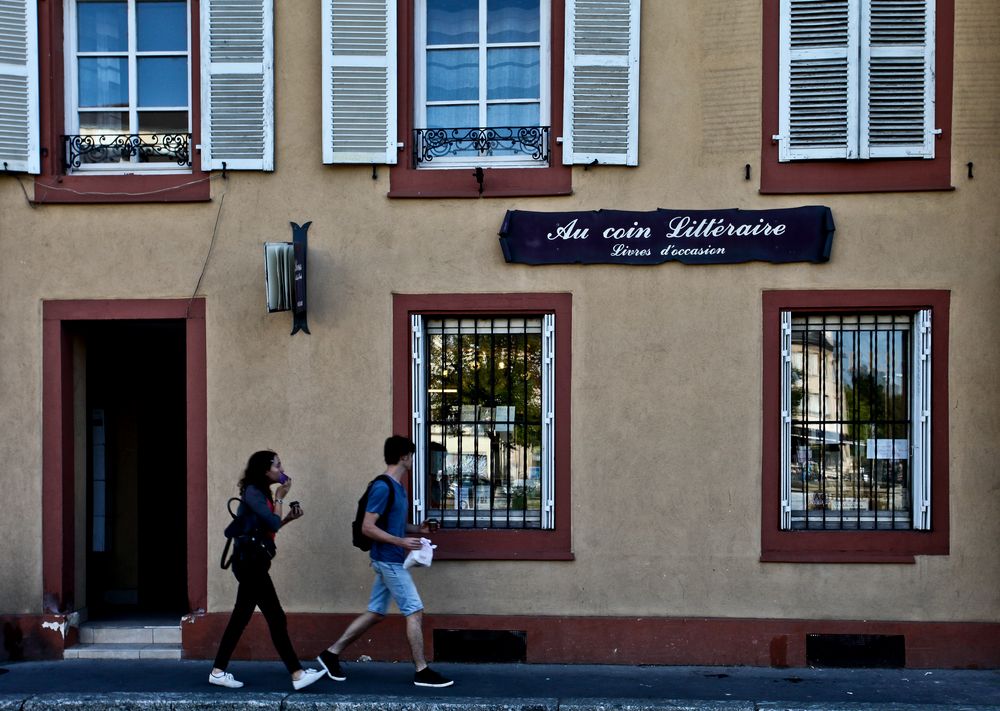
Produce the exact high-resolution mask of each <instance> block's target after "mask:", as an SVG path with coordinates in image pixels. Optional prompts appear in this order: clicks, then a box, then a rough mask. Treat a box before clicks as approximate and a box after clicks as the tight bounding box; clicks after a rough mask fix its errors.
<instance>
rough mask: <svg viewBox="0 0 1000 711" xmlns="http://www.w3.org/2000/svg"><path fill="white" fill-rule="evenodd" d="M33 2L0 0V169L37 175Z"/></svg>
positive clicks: (36, 37)
mask: <svg viewBox="0 0 1000 711" xmlns="http://www.w3.org/2000/svg"><path fill="white" fill-rule="evenodd" d="M37 5H38V3H37V2H36V1H35V0H0V168H4V169H6V170H9V171H15V172H19V173H35V174H37V173H38V172H39V170H40V168H41V158H40V156H41V151H40V149H39V144H38V15H37Z"/></svg>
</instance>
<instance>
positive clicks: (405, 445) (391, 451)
mask: <svg viewBox="0 0 1000 711" xmlns="http://www.w3.org/2000/svg"><path fill="white" fill-rule="evenodd" d="M416 451H417V445H415V444H414V443H413V441H412V440H411V439H410V438H409V437H403V436H402V435H393V436H392V437H389V438H388V439H387V440H386V441H385V446H384V447H383V448H382V453H383V454H384V455H385V463H386V464H388V465H389V466H392V465H393V464H399V460H400V459H402V458H403V457H404V456H406V455H407V454H413V453H414V452H416Z"/></svg>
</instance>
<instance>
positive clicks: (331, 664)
mask: <svg viewBox="0 0 1000 711" xmlns="http://www.w3.org/2000/svg"><path fill="white" fill-rule="evenodd" d="M316 661H317V662H319V665H320V666H321V667H323V668H324V669H326V674H327V676H329V677H330V678H331V679H333V680H334V681H344V680H345V679H346V678H347V674H345V673H344V670H343V669H341V668H340V657H339V656H337V655H336V654H334V653H333V652H331V651H330V650H329V649H324V650H323V651H322V652H320V653H319V656H318V657H316Z"/></svg>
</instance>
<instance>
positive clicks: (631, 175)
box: [0, 0, 1000, 667]
mask: <svg viewBox="0 0 1000 711" xmlns="http://www.w3.org/2000/svg"><path fill="white" fill-rule="evenodd" d="M998 32H1000V9H998V7H997V6H996V4H995V3H993V2H991V0H970V1H969V2H964V3H958V2H955V0H906V1H902V0H834V1H826V2H817V1H816V0H763V2H750V1H749V0H677V1H675V2H658V1H655V0H646V2H643V3H641V4H640V0H413V1H412V2H410V1H409V0H398V1H397V0H317V2H312V3H307V2H302V3H282V4H279V3H273V4H272V2H271V0H156V1H153V0H106V1H105V0H102V1H100V2H97V1H94V0H58V1H57V2H37V3H36V2H34V1H33V0H5V1H4V2H0V160H3V162H4V170H5V175H4V177H3V180H2V181H0V245H2V247H3V251H4V254H5V258H4V259H3V260H0V273H2V279H0V290H2V295H3V298H2V300H0V323H2V324H3V328H2V329H0V354H2V356H3V357H2V358H0V392H2V393H3V398H2V401H0V413H2V422H3V424H4V432H5V435H4V437H2V438H0V452H2V454H3V458H4V460H5V461H6V462H7V464H8V466H7V467H5V468H4V469H3V471H2V472H0V482H2V484H3V488H4V490H5V491H7V492H8V493H9V494H10V495H11V497H10V498H11V504H10V505H9V508H8V510H7V512H6V515H5V516H3V517H2V519H0V536H2V538H3V540H4V552H5V555H3V556H0V580H2V581H3V582H2V583H0V619H2V621H3V626H2V635H3V640H4V645H3V650H4V651H3V652H0V653H2V654H4V655H5V657H4V658H41V657H59V656H61V655H62V653H63V650H64V649H66V648H68V647H70V646H72V645H73V644H75V643H76V641H77V633H76V629H77V627H76V626H77V625H78V624H79V622H80V621H81V620H87V619H90V620H99V619H101V618H102V617H107V616H109V615H119V616H120V615H122V614H145V613H151V612H152V613H157V614H165V615H171V616H173V617H175V618H176V619H177V620H183V622H182V624H181V627H182V635H183V649H184V654H185V655H186V656H188V657H191V658H206V659H207V658H211V657H212V656H213V655H214V651H215V644H216V643H217V640H218V639H219V637H220V636H221V632H222V629H223V627H224V625H225V622H226V620H227V619H228V613H229V610H230V609H231V605H232V602H233V599H234V596H235V588H236V584H235V580H234V579H233V576H232V575H231V574H230V572H229V571H225V570H221V569H220V567H219V564H218V560H219V556H220V554H221V551H222V548H223V544H224V538H223V535H222V531H223V529H224V528H225V526H226V524H227V522H228V520H229V515H228V514H227V512H226V502H227V499H229V498H230V497H231V496H234V495H236V493H237V489H236V484H237V481H238V480H239V478H240V476H241V473H242V468H243V466H244V465H245V463H246V460H247V458H248V457H249V456H250V454H251V453H252V452H254V451H255V450H258V449H265V448H267V449H274V450H276V451H277V452H279V453H280V454H281V457H282V460H283V462H284V463H285V465H286V467H287V468H288V471H289V473H290V474H291V476H292V478H293V481H294V488H293V490H292V491H293V498H295V499H297V500H299V501H301V502H302V507H303V509H304V510H305V512H306V515H305V516H304V518H303V519H302V520H300V521H297V522H295V524H294V525H293V526H290V527H289V528H288V529H287V530H284V531H282V532H280V533H279V535H278V548H279V555H278V557H277V558H276V559H275V561H274V564H273V566H272V575H273V577H274V579H275V580H276V583H277V585H278V590H279V594H280V596H281V599H282V601H283V603H284V605H285V609H286V612H287V613H288V615H289V622H290V628H291V632H292V637H293V640H294V642H295V644H296V648H297V649H298V650H299V651H300V653H302V654H303V655H306V656H308V655H311V654H315V653H318V651H319V650H320V649H322V648H323V647H325V646H326V645H327V644H328V643H329V642H330V641H331V640H332V639H334V638H335V636H336V635H337V634H338V633H339V631H340V630H341V628H342V627H343V625H344V624H346V622H347V621H348V620H349V619H350V618H351V616H352V615H353V614H354V613H356V612H358V611H360V610H361V609H362V607H361V606H362V605H363V604H364V603H365V601H366V599H367V590H368V584H369V578H370V572H369V570H368V567H367V565H366V558H365V556H364V554H362V553H360V552H359V551H357V550H356V549H354V548H352V546H351V543H350V536H349V533H348V529H349V522H350V520H351V519H352V518H353V515H354V509H355V506H356V502H357V498H358V496H360V495H361V493H362V491H363V489H364V486H365V484H366V483H367V482H368V481H369V480H370V479H371V478H372V477H374V476H375V475H377V474H379V473H380V472H381V471H382V468H383V463H382V461H381V446H382V442H383V440H384V438H385V437H386V436H388V435H389V434H392V433H399V434H407V435H409V436H410V437H412V438H413V439H414V440H415V441H416V442H417V446H418V450H417V457H416V466H415V470H414V476H413V479H412V481H410V482H408V490H409V492H410V495H411V501H410V508H411V514H412V516H413V517H414V518H424V517H428V516H432V517H435V518H438V519H439V520H440V521H441V524H442V529H441V531H440V532H439V533H438V534H436V535H435V537H434V542H435V543H436V544H437V546H438V548H437V551H436V560H435V562H434V565H433V566H432V567H431V568H430V569H428V570H421V571H419V572H417V573H416V575H417V577H418V584H419V585H420V587H421V591H422V593H423V597H424V600H425V603H426V604H427V624H426V628H427V632H426V633H427V644H428V648H429V652H430V653H431V654H432V655H436V657H437V658H447V657H448V656H449V655H455V658H462V654H465V655H467V656H468V657H469V658H472V657H475V656H476V655H479V654H481V655H485V656H487V657H488V656H489V655H490V654H494V653H500V652H498V650H503V649H508V650H509V649H511V648H513V649H514V651H513V652H510V653H509V654H510V655H511V658H512V659H515V660H523V661H528V662H586V663H591V662H593V663H631V664H635V663H641V664H646V663H648V664H749V665H775V666H786V665H791V666H801V665H805V664H807V663H819V664H822V663H824V662H825V661H829V660H830V659H831V658H836V656H837V654H840V655H842V656H843V657H846V658H850V656H851V655H852V654H854V655H855V656H856V657H857V658H861V657H864V656H865V655H866V654H883V652H884V650H889V651H888V652H884V654H883V656H882V657H879V658H880V659H883V660H887V661H884V663H890V664H900V665H906V666H911V667H935V666H938V667H996V666H1000V644H998V642H997V640H998V639H1000V592H998V591H1000V556H998V555H997V552H996V546H995V545H994V543H995V541H996V540H998V538H1000V523H998V521H997V517H996V516H995V515H994V508H995V506H994V498H995V493H996V491H997V482H998V470H997V465H996V464H995V460H994V457H996V456H998V455H1000V449H998V445H997V440H998V435H1000V417H998V415H997V411H998V409H1000V407H998V406H1000V387H998V376H997V369H996V368H995V367H994V366H993V363H992V357H993V354H994V353H995V352H996V351H997V350H998V348H1000V327H998V326H997V319H996V314H997V308H998V306H1000V291H998V288H1000V256H997V254H996V252H994V250H993V249H992V248H991V247H990V246H989V245H990V244H994V243H995V242H996V240H997V236H998V229H1000V207H998V203H997V200H996V195H997V193H998V190H1000V178H998V177H997V175H998V171H997V170H996V168H997V166H998V165H1000V140H998V139H997V135H998V133H1000V118H998V116H1000V93H998V90H997V86H998V82H1000V48H998V46H997V43H996V42H995V38H996V36H997V33H998ZM265 245H270V246H268V247H267V248H265ZM400 630H401V624H400V623H399V620H397V619H390V620H389V621H387V622H386V623H385V624H384V625H382V626H381V627H379V628H377V629H376V630H375V632H374V633H373V634H372V635H371V637H370V639H366V640H363V641H361V642H359V643H358V644H357V645H356V646H355V648H353V650H352V652H356V653H357V654H358V655H360V654H369V655H370V656H372V657H374V658H376V659H405V658H406V655H407V651H406V648H405V647H404V646H403V637H402V634H400ZM456 640H458V642H456ZM456 644H457V649H458V650H459V651H458V652H455V651H454V649H455V648H456ZM463 650H464V651H463ZM831 650H832V651H831ZM852 650H853V651H852ZM873 650H883V652H877V653H876V652H875V651H873ZM239 653H240V654H242V655H244V656H249V657H254V658H270V656H271V655H273V651H272V649H271V647H270V642H269V640H268V637H267V633H266V629H265V628H264V626H263V624H259V625H258V624H257V623H256V622H255V623H254V624H253V625H252V626H251V628H250V630H249V631H248V634H247V636H246V638H245V640H244V642H243V643H242V645H241V647H240V650H239ZM830 655H832V656H830ZM885 655H888V656H885Z"/></svg>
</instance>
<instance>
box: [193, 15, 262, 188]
mask: <svg viewBox="0 0 1000 711" xmlns="http://www.w3.org/2000/svg"><path fill="white" fill-rule="evenodd" d="M201 42H202V46H201V62H202V69H201V115H202V119H201V132H202V135H201V141H202V143H201V165H202V169H203V170H219V169H221V168H222V167H223V165H222V164H223V163H225V164H226V165H225V167H226V169H228V170H239V169H242V170H274V50H273V47H274V8H273V5H272V0H202V3H201Z"/></svg>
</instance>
